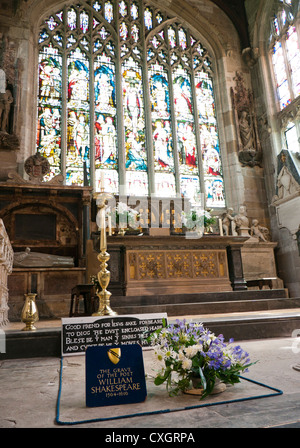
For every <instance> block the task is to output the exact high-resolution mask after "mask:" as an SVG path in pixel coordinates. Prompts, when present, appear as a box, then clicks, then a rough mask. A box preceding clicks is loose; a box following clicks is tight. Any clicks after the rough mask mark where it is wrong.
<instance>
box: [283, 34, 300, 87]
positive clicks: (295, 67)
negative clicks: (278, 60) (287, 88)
mask: <svg viewBox="0 0 300 448" xmlns="http://www.w3.org/2000/svg"><path fill="white" fill-rule="evenodd" d="M286 48H287V56H288V61H289V64H290V67H291V77H292V83H293V92H294V95H295V96H298V95H300V49H299V41H298V37H297V32H296V28H295V27H294V26H292V27H290V28H289V30H288V33H287V39H286Z"/></svg>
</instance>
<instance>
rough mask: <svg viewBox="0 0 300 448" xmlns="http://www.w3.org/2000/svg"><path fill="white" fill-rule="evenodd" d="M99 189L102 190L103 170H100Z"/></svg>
mask: <svg viewBox="0 0 300 448" xmlns="http://www.w3.org/2000/svg"><path fill="white" fill-rule="evenodd" d="M100 191H102V192H103V191H104V171H102V170H101V172H100Z"/></svg>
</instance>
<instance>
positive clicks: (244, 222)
mask: <svg viewBox="0 0 300 448" xmlns="http://www.w3.org/2000/svg"><path fill="white" fill-rule="evenodd" d="M234 221H235V224H236V228H237V232H238V235H239V236H249V230H250V229H249V219H248V217H247V210H246V207H245V206H244V205H241V206H240V208H239V213H238V214H237V215H236V216H235V217H234Z"/></svg>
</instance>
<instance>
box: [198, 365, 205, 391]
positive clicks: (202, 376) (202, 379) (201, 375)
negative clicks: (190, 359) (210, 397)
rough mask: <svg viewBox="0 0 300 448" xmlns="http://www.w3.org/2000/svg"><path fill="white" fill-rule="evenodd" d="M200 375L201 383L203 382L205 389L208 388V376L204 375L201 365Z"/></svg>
mask: <svg viewBox="0 0 300 448" xmlns="http://www.w3.org/2000/svg"><path fill="white" fill-rule="evenodd" d="M199 375H200V378H201V383H202V386H203V389H204V390H206V387H207V383H206V378H205V376H204V373H203V371H202V369H201V367H199Z"/></svg>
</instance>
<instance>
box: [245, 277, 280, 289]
mask: <svg viewBox="0 0 300 448" xmlns="http://www.w3.org/2000/svg"><path fill="white" fill-rule="evenodd" d="M273 280H276V277H268V278H257V279H255V280H246V282H247V288H251V287H252V286H258V287H259V289H262V288H263V286H268V287H269V288H270V289H272V288H273V284H272V281H273Z"/></svg>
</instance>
